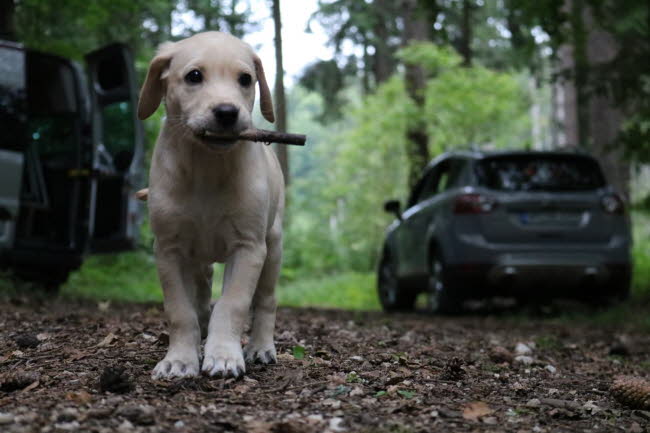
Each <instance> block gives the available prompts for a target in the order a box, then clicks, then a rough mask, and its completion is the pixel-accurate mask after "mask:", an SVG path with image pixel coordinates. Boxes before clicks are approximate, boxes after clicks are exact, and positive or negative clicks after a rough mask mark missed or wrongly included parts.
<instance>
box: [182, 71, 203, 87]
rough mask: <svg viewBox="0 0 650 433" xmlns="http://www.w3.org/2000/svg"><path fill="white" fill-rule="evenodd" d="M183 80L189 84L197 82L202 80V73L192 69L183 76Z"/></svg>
mask: <svg viewBox="0 0 650 433" xmlns="http://www.w3.org/2000/svg"><path fill="white" fill-rule="evenodd" d="M185 81H186V82H187V83H189V84H199V83H200V82H202V81H203V74H202V73H201V71H199V70H198V69H192V70H191V71H190V72H188V73H187V75H186V76H185Z"/></svg>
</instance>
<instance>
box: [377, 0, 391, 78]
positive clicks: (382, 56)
mask: <svg viewBox="0 0 650 433" xmlns="http://www.w3.org/2000/svg"><path fill="white" fill-rule="evenodd" d="M373 11H374V14H375V20H374V25H373V33H374V38H375V43H374V47H375V53H374V55H373V62H372V66H373V75H374V76H375V85H376V86H378V85H380V84H381V83H383V82H384V81H386V80H388V79H389V78H390V76H391V75H392V74H393V72H394V71H395V63H394V61H393V53H391V52H390V48H389V46H388V38H389V33H388V26H387V25H386V21H387V20H389V19H391V16H390V11H389V10H388V6H387V0H375V1H374V3H373Z"/></svg>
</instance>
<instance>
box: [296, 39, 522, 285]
mask: <svg viewBox="0 0 650 433" xmlns="http://www.w3.org/2000/svg"><path fill="white" fill-rule="evenodd" d="M400 56H401V57H402V58H403V59H405V60H406V61H408V62H412V63H419V64H422V65H423V66H424V67H425V69H426V70H427V71H428V72H429V75H430V76H431V77H430V78H429V80H428V81H427V87H426V91H425V96H426V98H425V110H424V111H423V112H422V111H421V110H418V109H417V107H416V106H415V104H414V103H413V101H412V99H411V98H409V97H408V95H407V92H406V89H405V83H404V79H403V78H402V77H401V76H399V75H395V76H393V77H392V78H391V79H390V80H388V81H387V82H385V83H384V84H382V85H381V86H379V87H378V88H377V90H376V91H375V92H374V93H372V94H370V95H367V96H366V97H364V98H363V99H362V100H361V101H360V102H359V103H356V104H355V103H351V104H349V105H348V106H347V107H345V108H344V109H343V113H344V116H343V118H344V119H345V122H344V121H341V122H338V123H335V124H332V125H330V128H329V129H330V130H332V131H338V132H337V133H330V134H329V135H328V134H323V129H322V127H321V129H320V130H319V129H317V128H315V132H316V135H315V136H313V137H312V136H311V135H310V131H309V129H310V128H312V126H310V125H312V123H310V122H309V121H308V119H305V118H302V120H301V121H296V120H292V129H293V128H299V130H301V131H305V130H306V132H307V133H308V135H309V137H310V138H309V143H308V146H309V149H304V150H303V149H300V150H296V151H292V153H291V154H292V158H293V159H292V176H293V183H292V186H291V197H290V207H289V215H290V218H291V221H290V224H289V225H288V226H287V227H286V232H285V240H286V242H285V245H286V247H285V261H284V262H285V271H284V273H283V276H284V277H285V278H287V279H292V278H295V276H296V274H299V273H300V271H302V272H304V271H305V270H309V271H315V272H326V271H334V270H355V271H369V270H371V269H373V267H374V265H375V263H376V260H377V254H378V253H379V249H380V246H381V243H382V239H383V236H384V229H385V227H386V226H387V225H388V223H389V222H390V221H391V219H392V217H390V216H388V215H387V214H385V213H384V212H383V209H382V204H383V202H384V201H386V200H388V199H394V198H400V197H406V195H407V193H408V190H407V185H406V181H407V177H408V174H407V169H408V163H407V156H406V131H407V129H408V128H409V126H410V125H413V123H414V122H422V123H424V124H425V125H426V126H427V129H428V130H429V134H430V137H431V138H432V140H431V144H430V147H431V149H432V150H433V151H434V153H438V152H441V151H443V150H450V149H454V148H458V147H459V146H467V145H469V144H473V143H490V144H492V145H495V146H505V145H510V146H511V147H522V146H524V145H526V143H527V142H528V141H529V138H528V137H529V135H530V134H529V131H530V128H529V125H528V115H527V112H526V108H527V104H528V101H527V97H526V91H525V89H524V88H523V86H522V85H521V84H520V82H519V80H518V78H517V77H516V76H513V75H511V74H506V73H497V72H493V71H490V70H488V69H486V68H483V67H481V66H475V67H472V68H463V67H461V66H460V58H459V56H458V55H457V54H456V53H455V52H454V51H453V50H452V49H450V48H439V47H436V46H434V45H433V44H416V45H413V46H410V47H408V48H406V49H404V50H402V51H401V53H400ZM294 98H297V99H298V100H300V99H301V98H306V99H307V95H305V94H304V93H303V94H302V95H298V94H295V95H294ZM306 99H305V100H306ZM310 104H311V106H310V107H309V108H308V110H311V111H312V112H316V113H318V111H319V110H318V107H319V105H320V103H319V101H316V100H313V99H312V100H311V102H310ZM290 106H291V104H290ZM305 108H307V107H305ZM312 119H313V117H312ZM305 127H306V128H305ZM303 128H305V129H303Z"/></svg>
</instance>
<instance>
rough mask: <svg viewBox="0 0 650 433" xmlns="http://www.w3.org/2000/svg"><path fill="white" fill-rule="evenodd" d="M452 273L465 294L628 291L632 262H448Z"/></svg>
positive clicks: (552, 294) (559, 294)
mask: <svg viewBox="0 0 650 433" xmlns="http://www.w3.org/2000/svg"><path fill="white" fill-rule="evenodd" d="M447 272H448V273H449V274H448V275H449V277H450V278H451V279H452V280H453V281H454V282H455V286H456V287H457V288H458V289H459V290H461V291H463V292H464V293H463V295H464V296H465V297H470V298H471V297H478V298H481V297H488V296H498V295H501V296H514V297H517V298H545V297H571V298H575V297H581V298H584V297H591V296H596V297H598V296H619V295H623V296H624V295H625V293H624V292H626V290H627V288H628V287H629V284H630V279H631V275H632V266H631V264H629V263H621V264H618V263H617V264H614V263H598V262H564V263H560V262H556V263H550V262H544V261H543V260H535V261H530V262H526V261H522V260H502V261H501V262H500V263H497V264H464V265H454V266H448V267H447Z"/></svg>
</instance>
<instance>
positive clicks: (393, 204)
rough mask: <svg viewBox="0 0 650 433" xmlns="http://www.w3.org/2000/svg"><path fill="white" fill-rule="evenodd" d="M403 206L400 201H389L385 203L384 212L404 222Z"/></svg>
mask: <svg viewBox="0 0 650 433" xmlns="http://www.w3.org/2000/svg"><path fill="white" fill-rule="evenodd" d="M401 208H402V206H401V205H400V203H399V200H388V201H387V202H385V203H384V210H385V211H386V212H389V213H392V214H394V215H395V217H396V218H397V219H398V220H400V221H401V220H402V209H401Z"/></svg>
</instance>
